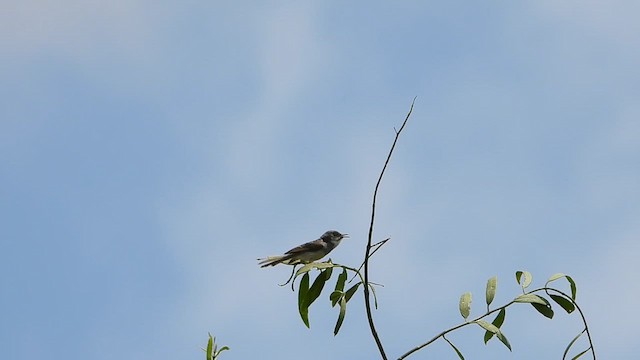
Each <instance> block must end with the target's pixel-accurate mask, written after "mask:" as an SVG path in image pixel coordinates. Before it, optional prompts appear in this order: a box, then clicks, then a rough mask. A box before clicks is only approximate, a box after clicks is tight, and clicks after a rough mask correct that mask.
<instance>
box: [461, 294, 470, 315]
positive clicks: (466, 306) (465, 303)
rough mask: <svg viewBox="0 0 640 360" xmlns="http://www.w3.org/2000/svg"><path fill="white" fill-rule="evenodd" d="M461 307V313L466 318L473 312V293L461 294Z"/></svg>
mask: <svg viewBox="0 0 640 360" xmlns="http://www.w3.org/2000/svg"><path fill="white" fill-rule="evenodd" d="M458 307H459V308H460V315H462V317H463V318H464V319H465V320H466V319H467V318H468V317H469V314H470V313H471V293H470V292H466V293H464V294H462V296H460V304H459V305H458Z"/></svg>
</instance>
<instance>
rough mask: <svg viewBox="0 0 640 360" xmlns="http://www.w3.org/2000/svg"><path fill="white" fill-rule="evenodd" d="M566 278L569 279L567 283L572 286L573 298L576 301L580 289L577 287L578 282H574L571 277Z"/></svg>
mask: <svg viewBox="0 0 640 360" xmlns="http://www.w3.org/2000/svg"><path fill="white" fill-rule="evenodd" d="M565 278H566V279H567V281H568V282H569V285H570V286H571V298H572V299H573V300H574V301H575V299H576V293H577V292H578V289H577V287H576V282H575V281H573V278H571V276H569V275H567V276H565Z"/></svg>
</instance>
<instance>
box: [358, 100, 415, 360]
mask: <svg viewBox="0 0 640 360" xmlns="http://www.w3.org/2000/svg"><path fill="white" fill-rule="evenodd" d="M415 102H416V98H413V101H412V102H411V108H410V109H409V112H408V113H407V117H406V118H405V119H404V122H403V123H402V126H401V127H400V130H397V131H396V130H395V128H394V131H395V132H396V137H395V139H394V140H393V144H392V145H391V149H390V150H389V155H387V160H386V161H385V162H384V166H383V167H382V171H381V172H380V177H378V182H377V183H376V187H375V190H374V191H373V202H372V204H371V223H370V225H369V236H368V239H367V248H366V251H365V255H364V282H365V286H364V306H365V308H366V311H367V319H368V320H369V328H370V329H371V335H373V339H374V340H375V342H376V345H377V346H378V350H379V351H380V355H381V356H382V359H384V360H387V355H386V354H385V352H384V347H383V346H382V341H380V337H379V336H378V332H377V331H376V326H375V324H374V323H373V315H372V314H371V301H370V293H369V286H367V285H368V284H369V257H370V256H371V247H372V245H371V239H372V238H373V224H374V221H375V216H376V198H377V196H378V188H379V187H380V183H381V182H382V177H383V176H384V172H385V171H386V170H387V165H389V160H391V155H392V154H393V150H394V149H395V147H396V143H397V142H398V138H399V137H400V133H401V132H402V130H403V129H404V127H405V125H407V121H408V120H409V117H410V116H411V112H412V111H413V104H415Z"/></svg>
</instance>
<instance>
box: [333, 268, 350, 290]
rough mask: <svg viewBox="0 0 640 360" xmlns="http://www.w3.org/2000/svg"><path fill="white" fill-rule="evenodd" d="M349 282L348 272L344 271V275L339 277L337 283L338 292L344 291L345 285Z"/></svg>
mask: <svg viewBox="0 0 640 360" xmlns="http://www.w3.org/2000/svg"><path fill="white" fill-rule="evenodd" d="M346 281H347V270H346V269H345V270H342V273H341V274H340V275H339V276H338V281H337V282H336V288H335V290H336V291H344V283H345V282H346Z"/></svg>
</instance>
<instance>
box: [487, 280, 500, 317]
mask: <svg viewBox="0 0 640 360" xmlns="http://www.w3.org/2000/svg"><path fill="white" fill-rule="evenodd" d="M497 287H498V277H497V276H494V277H492V278H491V279H489V280H488V281H487V291H486V300H487V310H488V308H489V305H491V303H492V302H493V298H495V296H496V288H497Z"/></svg>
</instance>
